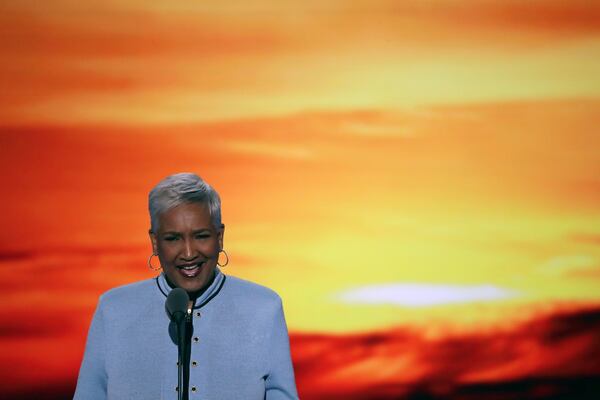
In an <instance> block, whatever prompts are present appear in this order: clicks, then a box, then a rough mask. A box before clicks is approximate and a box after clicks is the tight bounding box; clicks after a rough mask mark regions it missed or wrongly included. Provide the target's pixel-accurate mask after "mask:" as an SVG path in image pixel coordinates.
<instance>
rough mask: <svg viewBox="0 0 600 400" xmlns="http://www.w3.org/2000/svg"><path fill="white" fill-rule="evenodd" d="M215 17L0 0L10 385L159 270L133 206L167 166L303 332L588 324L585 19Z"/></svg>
mask: <svg viewBox="0 0 600 400" xmlns="http://www.w3.org/2000/svg"><path fill="white" fill-rule="evenodd" d="M323 3H326V4H323ZM223 4H224V5H216V4H207V3H206V2H190V1H171V2H147V1H135V0H130V1H106V0H104V1H86V2H77V1H70V0H69V1H67V0H60V1H54V2H42V3H40V2H34V1H19V2H1V3H0V169H1V171H2V181H3V183H4V184H3V185H2V186H3V189H2V193H1V196H2V204H3V212H2V214H1V216H0V224H1V225H2V226H3V229H2V230H0V277H1V278H2V281H3V282H4V287H5V290H4V291H3V295H2V298H1V303H0V354H1V355H0V365H1V366H2V368H3V369H7V367H5V366H8V365H11V364H13V363H16V362H17V360H18V357H20V356H21V355H22V354H25V357H26V358H27V357H30V358H31V360H35V361H32V362H34V363H36V365H39V366H40V367H43V368H47V367H53V369H52V370H53V371H56V372H48V371H47V370H46V371H44V372H39V377H38V378H39V379H40V380H41V381H43V382H46V383H56V382H59V381H60V380H61V379H64V377H65V376H68V377H72V376H73V374H74V373H76V371H77V368H78V365H79V362H80V357H81V353H82V351H83V343H84V341H85V332H86V330H87V326H88V324H89V319H90V317H91V313H92V311H93V309H94V307H95V304H96V301H97V298H98V295H99V294H101V293H102V292H104V291H105V290H107V289H109V288H111V287H114V286H116V285H121V284H125V283H129V282H133V281H135V280H139V279H145V278H149V277H152V276H153V275H152V273H151V271H148V269H147V267H146V259H147V257H148V255H149V254H150V251H151V249H150V245H149V241H148V238H147V229H148V225H149V220H148V216H147V193H148V191H149V190H150V189H151V188H152V186H153V185H155V184H156V183H157V182H158V181H159V180H160V179H162V178H163V177H165V176H166V175H169V174H171V173H175V172H180V171H193V172H196V173H198V174H199V175H201V176H202V177H203V178H205V179H206V180H207V181H208V182H209V183H211V184H212V185H213V186H214V187H215V188H216V189H217V190H218V191H219V193H220V194H221V197H222V199H223V220H224V223H225V224H226V231H225V248H226V250H227V252H228V254H229V256H230V259H231V262H230V264H229V265H228V266H227V267H226V269H225V270H224V272H226V273H227V274H231V275H235V276H239V277H242V278H246V279H249V280H252V281H255V282H258V283H261V284H263V285H266V286H269V287H271V288H273V289H274V290H276V291H277V292H278V293H279V294H280V295H281V296H282V297H283V300H284V306H285V311H286V318H287V321H288V326H289V328H290V331H291V332H292V333H293V334H295V335H296V334H297V335H302V334H306V335H310V334H318V335H338V334H341V335H363V334H365V335H369V334H375V333H376V332H384V331H386V330H390V329H399V328H398V327H401V328H402V329H410V330H411V332H412V333H414V334H417V333H418V334H419V335H424V337H429V338H437V339H439V340H446V339H444V338H446V337H447V336H448V335H450V334H464V335H467V336H465V337H468V338H472V336H468V335H480V334H483V333H485V334H489V333H490V332H496V331H497V332H500V331H501V332H504V333H502V335H508V336H507V337H512V336H510V335H509V334H508V333H506V331H505V330H506V329H516V328H517V327H521V326H524V325H523V324H530V325H527V326H533V325H531V324H534V323H533V322H531V321H532V319H534V318H538V319H539V318H542V319H543V318H551V316H552V315H553V313H557V312H571V311H573V310H579V309H589V308H590V307H596V306H598V305H600V151H599V149H600V133H599V131H598V127H599V126H600V78H599V76H600V75H599V73H598V72H599V71H600V56H599V55H600V4H599V5H596V4H594V3H593V2H590V1H552V0H551V1H531V2H522V1H503V2H498V1H491V0H490V1H483V0H482V1H469V2H468V1H415V2H393V1H368V2H367V1H352V2H345V1H328V2H322V1H321V2H318V1H304V2H289V1H279V2H267V1H253V2H246V1H244V2H224V3H223ZM32 310H36V313H37V314H38V316H39V320H28V322H25V323H24V324H22V326H19V327H16V326H14V324H12V321H13V317H14V315H15V314H19V315H27V314H29V313H31V312H32ZM540 321H541V320H540ZM540 324H541V322H540ZM535 326H537V325H535ZM540 326H542V325H540ZM544 326H545V325H544ZM540 329H541V328H540ZM415 332H416V333H415ZM348 337H352V336H348ZM390 337H396V336H394V335H392V336H390ZM586 337H587V336H586ZM302 340H304V339H302ZM319 340H322V339H319ZM323 340H324V342H322V343H321V342H320V343H321V345H322V346H326V345H327V343H328V341H327V340H329V339H327V340H325V339H323ZM349 340H350V339H349ZM465 340H466V339H465ZM507 340H509V339H507ZM582 340H583V339H582ZM585 340H588V342H589V343H588V342H585V343H588V345H589V346H592V348H594V349H598V348H599V347H600V344H598V343H597V342H596V343H593V342H591V341H590V340H591V339H585ZM298 343H300V344H299V345H298V347H297V348H298V349H305V350H302V351H303V352H302V353H301V352H300V350H298V352H297V353H295V354H297V355H298V359H300V358H302V355H306V354H309V352H310V351H309V350H307V349H309V348H310V346H306V347H302V346H305V345H304V344H302V343H304V342H303V341H299V342H298ZM311 343H312V342H311ZM581 343H583V342H581ZM41 346H49V347H50V348H52V349H55V350H51V351H50V353H51V354H52V351H55V352H56V354H61V355H62V357H60V358H53V357H48V358H47V359H45V360H39V359H36V356H35V354H36V352H37V351H39V349H40V348H42V347H41ZM65 346H66V347H68V349H66V347H65ZM582 348H583V347H582ZM386 354H387V353H386ZM564 354H565V357H567V355H566V354H567V351H566V350H565V353H564ZM573 354H575V353H568V357H576V355H573ZM577 354H578V353H577ZM557 357H558V356H557ZM565 359H566V358H565ZM379 362H381V363H383V362H384V361H381V360H380V361H379ZM406 363H407V364H398V365H397V368H398V371H405V370H406V368H407V365H410V362H409V361H406ZM356 365H358V364H356ZM367 365H368V364H367ZM530 365H532V367H531V368H532V370H534V369H535V368H534V367H533V365H538V364H530ZM363 367H364V365H363ZM27 368H28V367H27V366H25V365H23V366H22V367H20V366H16V367H14V368H11V369H10V371H7V374H8V375H7V376H8V378H7V379H9V378H10V379H15V380H16V381H17V382H25V381H26V378H25V376H26V372H25V371H26V370H27ZM357 368H358V369H357V371H359V370H360V367H357ZM507 368H508V367H507ZM536 368H537V367H536ZM509 369H510V368H509ZM73 371H75V372H73ZM415 371H417V370H415ZM502 371H504V372H502ZM502 371H500V372H498V371H496V372H495V373H497V375H494V376H501V375H502V374H503V373H505V372H506V371H508V369H507V370H502ZM415 373H417V372H415ZM490 373H491V372H490ZM424 374H425V373H424ZM506 374H507V375H506V376H512V375H510V374H509V373H506ZM336 376H337V377H338V378H339V377H345V379H347V380H348V379H350V378H348V377H351V376H353V375H352V373H351V372H348V373H346V374H341V375H339V376H338V375H336ZM422 376H425V375H422ZM422 376H421V375H420V377H421V378H422ZM427 376H429V375H427ZM331 379H333V378H331ZM336 379H337V378H336ZM339 379H342V378H339ZM382 379H383V378H382ZM414 379H420V378H419V377H417V376H416V375H415V378H414ZM474 379H475V378H474ZM333 381H335V379H333ZM327 382H328V383H330V381H327Z"/></svg>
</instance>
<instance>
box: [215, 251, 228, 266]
mask: <svg viewBox="0 0 600 400" xmlns="http://www.w3.org/2000/svg"><path fill="white" fill-rule="evenodd" d="M221 251H222V252H223V254H225V264H219V257H217V265H218V266H219V267H221V268H223V267H225V266H226V265H227V264H229V256H228V255H227V252H226V251H225V250H223V249H221ZM221 251H219V255H221Z"/></svg>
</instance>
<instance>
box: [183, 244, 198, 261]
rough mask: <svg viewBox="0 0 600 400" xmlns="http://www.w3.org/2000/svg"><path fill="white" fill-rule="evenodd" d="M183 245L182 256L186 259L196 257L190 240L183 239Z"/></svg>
mask: <svg viewBox="0 0 600 400" xmlns="http://www.w3.org/2000/svg"><path fill="white" fill-rule="evenodd" d="M183 245H184V247H183V254H182V256H183V258H184V259H186V260H192V259H194V258H196V250H195V249H194V246H193V243H192V241H191V240H185V241H184V244H183Z"/></svg>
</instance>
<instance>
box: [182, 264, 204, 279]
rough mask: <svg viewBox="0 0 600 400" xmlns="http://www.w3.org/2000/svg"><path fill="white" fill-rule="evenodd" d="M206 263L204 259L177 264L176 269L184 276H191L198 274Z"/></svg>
mask: <svg viewBox="0 0 600 400" xmlns="http://www.w3.org/2000/svg"><path fill="white" fill-rule="evenodd" d="M204 264H206V261H200V262H197V263H195V264H185V265H177V269H178V270H179V271H180V272H181V273H182V274H183V275H184V276H186V277H188V278H193V277H194V276H196V275H197V274H198V272H199V271H200V268H202V267H203V266H204Z"/></svg>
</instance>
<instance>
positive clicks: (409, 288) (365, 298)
mask: <svg viewBox="0 0 600 400" xmlns="http://www.w3.org/2000/svg"><path fill="white" fill-rule="evenodd" d="M517 295H518V292H517V291H514V290H509V289H505V288H501V287H498V286H494V285H439V284H420V283H386V284H381V285H369V286H362V287H359V288H355V289H350V290H347V291H344V292H342V293H339V294H337V295H336V299H337V300H338V301H341V302H344V303H362V304H392V305H397V306H402V307H430V306H436V305H441V304H456V303H472V302H483V301H494V300H502V299H508V298H511V297H515V296H517Z"/></svg>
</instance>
